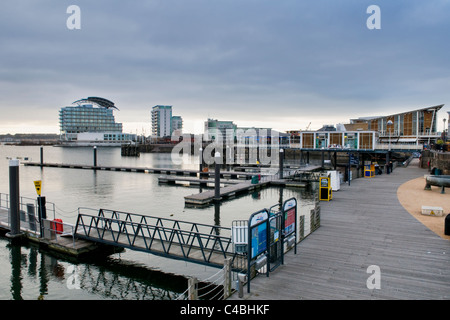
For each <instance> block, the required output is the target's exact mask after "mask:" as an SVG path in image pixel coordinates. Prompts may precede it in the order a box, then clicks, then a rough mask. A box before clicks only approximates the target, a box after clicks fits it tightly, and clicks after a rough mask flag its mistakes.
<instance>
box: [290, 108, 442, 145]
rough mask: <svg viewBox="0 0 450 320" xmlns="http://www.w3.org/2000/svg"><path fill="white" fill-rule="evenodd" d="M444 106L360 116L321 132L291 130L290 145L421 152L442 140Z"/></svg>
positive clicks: (327, 126)
mask: <svg viewBox="0 0 450 320" xmlns="http://www.w3.org/2000/svg"><path fill="white" fill-rule="evenodd" d="M442 107H443V105H437V106H433V107H426V108H422V109H416V110H412V111H407V112H403V113H397V114H391V115H388V116H374V117H360V118H357V119H351V120H350V123H348V124H338V125H336V127H334V126H331V125H324V126H323V127H322V128H321V129H319V130H317V131H301V130H291V131H288V133H289V134H290V145H291V147H293V148H302V149H329V148H331V149H356V150H391V149H396V150H398V149H402V150H421V149H422V148H423V147H424V145H429V144H430V143H431V142H435V141H436V140H437V139H439V138H440V136H441V134H440V132H438V130H437V128H438V124H437V113H438V111H439V110H440V109H441V108H442Z"/></svg>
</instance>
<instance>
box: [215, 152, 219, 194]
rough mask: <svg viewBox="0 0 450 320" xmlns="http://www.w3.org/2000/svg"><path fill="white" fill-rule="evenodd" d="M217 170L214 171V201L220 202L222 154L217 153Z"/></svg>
mask: <svg viewBox="0 0 450 320" xmlns="http://www.w3.org/2000/svg"><path fill="white" fill-rule="evenodd" d="M214 160H215V161H214V162H215V170H214V200H216V201H219V200H220V153H219V152H216V154H215V155H214Z"/></svg>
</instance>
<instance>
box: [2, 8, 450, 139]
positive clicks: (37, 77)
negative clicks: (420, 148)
mask: <svg viewBox="0 0 450 320" xmlns="http://www.w3.org/2000/svg"><path fill="white" fill-rule="evenodd" d="M70 5H77V6H78V7H79V8H80V10H81V15H80V17H81V20H80V21H81V24H80V26H81V29H78V30H77V29H74V30H70V29H68V28H67V20H68V19H69V18H70V17H71V14H69V13H67V12H66V11H67V8H68V7H69V6H70ZM370 5H378V6H379V8H380V10H381V15H380V17H381V20H380V24H381V29H373V30H370V29H369V28H368V27H367V20H368V19H369V18H370V17H371V14H370V13H367V8H368V7H369V6H370ZM88 96H99V97H103V98H106V99H109V100H111V101H113V102H114V103H115V104H116V106H117V107H118V108H119V109H120V111H116V112H115V117H116V121H117V122H122V123H123V124H124V131H127V132H133V133H135V132H136V131H137V132H138V133H139V134H140V133H142V132H145V133H146V134H147V135H148V134H150V128H151V124H150V119H151V118H150V110H151V108H152V107H153V106H154V105H158V104H164V105H172V106H173V113H174V115H180V116H182V117H183V120H184V128H185V130H184V131H188V132H201V131H202V130H203V122H204V121H205V120H206V119H207V118H217V119H219V120H233V121H234V122H235V123H236V124H237V125H238V126H257V127H258V126H259V127H271V128H274V129H278V130H282V131H285V130H291V129H305V128H306V127H307V126H308V124H309V123H310V122H311V129H318V128H320V127H321V126H322V125H323V124H336V123H346V122H348V121H349V119H350V118H357V117H362V116H371V115H388V114H392V113H399V112H404V111H408V110H412V109H418V108H423V107H427V106H433V105H438V104H445V106H444V108H443V109H442V110H441V111H440V115H439V120H440V122H439V123H438V130H439V131H440V130H442V128H443V122H442V119H443V117H444V116H445V117H447V111H450V107H449V106H450V0H430V1H424V0H407V1H406V0H404V1H401V0H395V1H394V0H383V1H375V0H371V1H365V0H340V1H337V0H315V1H312V0H309V1H300V0H270V1H269V0H134V1H132V0H130V1H118V0H117V1H114V0H95V1H92V0H89V1H88V0H86V1H79V0H70V1H65V0H2V1H1V4H0V133H8V132H9V133H18V132H49V133H59V123H58V121H59V119H58V112H59V109H60V108H61V107H63V106H66V105H71V104H72V102H74V101H76V100H79V99H82V98H87V97H88Z"/></svg>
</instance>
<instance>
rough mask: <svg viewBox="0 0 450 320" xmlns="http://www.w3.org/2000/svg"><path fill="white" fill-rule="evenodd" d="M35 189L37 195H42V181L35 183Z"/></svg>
mask: <svg viewBox="0 0 450 320" xmlns="http://www.w3.org/2000/svg"><path fill="white" fill-rule="evenodd" d="M34 187H35V188H36V193H37V194H38V196H40V195H41V180H38V181H34Z"/></svg>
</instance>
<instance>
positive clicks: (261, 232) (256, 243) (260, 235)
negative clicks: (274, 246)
mask: <svg viewBox="0 0 450 320" xmlns="http://www.w3.org/2000/svg"><path fill="white" fill-rule="evenodd" d="M266 249H267V226H266V223H262V224H260V225H259V226H257V227H254V228H253V229H252V254H251V259H253V258H254V257H256V256H258V255H259V254H261V253H262V252H264V251H265V250H266Z"/></svg>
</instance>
